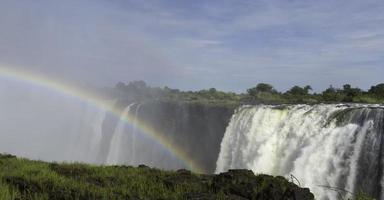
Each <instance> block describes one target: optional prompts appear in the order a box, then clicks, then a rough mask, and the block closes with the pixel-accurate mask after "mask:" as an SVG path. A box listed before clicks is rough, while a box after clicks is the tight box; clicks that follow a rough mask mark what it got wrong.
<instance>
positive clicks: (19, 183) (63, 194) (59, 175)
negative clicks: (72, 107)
mask: <svg viewBox="0 0 384 200" xmlns="http://www.w3.org/2000/svg"><path fill="white" fill-rule="evenodd" d="M228 173H230V172H228ZM239 186H241V187H239ZM244 188H245V189H246V190H244ZM298 192H301V193H303V194H306V195H309V196H311V195H312V194H311V193H310V192H309V191H307V190H302V189H301V188H299V187H297V186H296V185H294V184H293V183H290V182H288V181H287V180H285V179H284V178H277V177H276V178H275V177H272V176H266V175H259V176H254V175H253V173H252V172H248V171H244V170H240V171H238V172H236V173H235V172H232V174H231V175H230V176H229V175H226V174H223V175H219V176H215V175H198V174H193V173H191V172H189V171H187V170H179V171H161V170H158V169H152V168H149V167H145V166H142V167H137V168H134V167H126V166H92V165H86V164H80V163H74V164H57V163H45V162H38V161H30V160H26V159H18V158H15V157H13V156H6V155H1V154H0V199H1V200H15V199H20V200H35V199H36V200H37V199H39V200H41V199H43V200H44V199H79V200H85V199H96V200H99V199H100V200H104V199H105V200H109V199H117V200H118V199H138V200H139V199H170V200H172V199H174V200H178V199H232V197H233V196H234V195H235V197H236V195H240V196H237V197H238V198H240V197H248V196H249V197H254V196H260V195H261V196H263V195H264V196H265V195H269V197H276V198H273V199H282V198H277V197H278V195H280V196H281V195H282V196H285V197H286V198H284V199H293V196H292V194H295V193H298ZM271 195H272V196H271ZM287 195H288V196H287ZM267 199H271V198H267Z"/></svg>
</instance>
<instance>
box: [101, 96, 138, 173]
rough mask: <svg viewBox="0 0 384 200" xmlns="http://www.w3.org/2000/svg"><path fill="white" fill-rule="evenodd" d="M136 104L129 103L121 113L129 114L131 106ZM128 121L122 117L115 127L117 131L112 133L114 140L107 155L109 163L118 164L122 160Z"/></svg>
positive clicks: (123, 114)
mask: <svg viewBox="0 0 384 200" xmlns="http://www.w3.org/2000/svg"><path fill="white" fill-rule="evenodd" d="M133 105H134V103H132V104H129V105H128V106H127V107H126V108H125V109H124V111H123V112H122V113H121V115H122V116H127V115H129V111H130V110H131V107H132V106H133ZM126 126H127V123H126V122H125V121H124V120H122V117H121V119H120V121H119V123H118V124H117V127H116V129H115V132H114V133H113V135H112V141H111V146H110V150H109V154H108V157H107V161H106V162H107V164H110V165H116V164H121V162H122V157H123V156H124V155H123V153H124V152H123V151H124V147H125V143H124V137H125V136H126V134H125V130H126Z"/></svg>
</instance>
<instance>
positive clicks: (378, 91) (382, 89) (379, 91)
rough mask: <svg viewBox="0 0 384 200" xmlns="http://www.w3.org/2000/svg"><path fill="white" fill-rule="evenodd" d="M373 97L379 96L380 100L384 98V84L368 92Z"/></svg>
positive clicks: (373, 87)
mask: <svg viewBox="0 0 384 200" xmlns="http://www.w3.org/2000/svg"><path fill="white" fill-rule="evenodd" d="M368 92H369V93H370V94H371V95H374V96H377V97H379V98H384V83H380V84H378V85H375V86H372V87H371V89H369V91H368Z"/></svg>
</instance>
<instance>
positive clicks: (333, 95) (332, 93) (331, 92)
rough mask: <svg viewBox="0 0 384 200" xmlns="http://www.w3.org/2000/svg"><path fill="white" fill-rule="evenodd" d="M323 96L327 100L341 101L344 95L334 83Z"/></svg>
mask: <svg viewBox="0 0 384 200" xmlns="http://www.w3.org/2000/svg"><path fill="white" fill-rule="evenodd" d="M322 97H323V99H324V100H325V101H341V100H342V98H343V96H342V95H340V94H339V92H338V90H337V89H336V88H334V87H333V86H332V85H330V86H329V88H327V89H326V90H325V91H324V92H323V93H322Z"/></svg>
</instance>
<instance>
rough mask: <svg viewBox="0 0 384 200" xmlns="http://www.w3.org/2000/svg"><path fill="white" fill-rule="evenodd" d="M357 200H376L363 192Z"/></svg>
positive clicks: (358, 195) (357, 196) (358, 194)
mask: <svg viewBox="0 0 384 200" xmlns="http://www.w3.org/2000/svg"><path fill="white" fill-rule="evenodd" d="M355 200H375V199H374V198H371V197H369V196H368V195H367V194H365V193H363V192H359V193H357V195H356V197H355Z"/></svg>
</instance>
